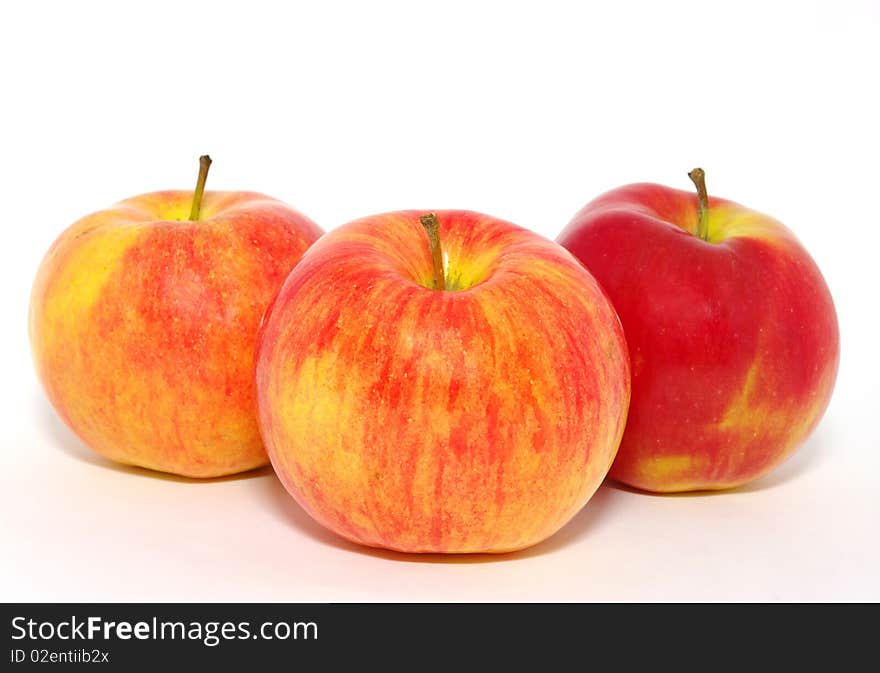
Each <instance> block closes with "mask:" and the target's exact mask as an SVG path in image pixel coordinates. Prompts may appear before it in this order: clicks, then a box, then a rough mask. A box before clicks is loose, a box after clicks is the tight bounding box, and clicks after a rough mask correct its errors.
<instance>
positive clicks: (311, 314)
mask: <svg viewBox="0 0 880 673" xmlns="http://www.w3.org/2000/svg"><path fill="white" fill-rule="evenodd" d="M420 214H421V213H418V212H415V211H408V212H397V213H388V214H383V215H375V216H372V217H367V218H364V219H361V220H357V221H355V222H352V223H349V224H347V225H344V226H342V227H339V228H338V229H335V230H334V231H331V232H330V233H328V234H327V235H326V236H325V237H324V238H322V239H321V240H320V241H318V243H316V244H315V245H314V246H313V247H312V248H311V249H310V250H309V251H308V252H307V253H306V254H305V255H304V257H303V259H302V261H301V262H300V264H299V265H297V267H296V268H295V269H294V270H293V272H292V273H291V275H290V276H289V277H288V279H287V280H286V281H285V283H284V286H283V287H282V289H281V291H280V293H279V295H278V297H277V298H276V300H275V302H274V303H273V305H272V307H271V309H270V310H269V312H268V313H267V317H266V320H265V323H264V326H263V328H262V332H261V335H260V341H259V347H258V353H257V370H256V375H257V401H258V406H259V417H260V428H261V431H262V434H263V438H264V440H265V442H266V448H267V449H268V451H269V456H270V458H271V459H272V465H273V466H274V468H275V470H276V472H277V473H278V476H279V477H280V478H281V480H282V482H283V483H284V485H285V486H286V488H287V489H288V491H289V492H290V493H291V495H293V497H294V498H295V499H296V500H297V501H298V502H299V503H300V504H301V505H302V506H303V507H304V508H305V509H306V511H308V512H309V513H310V514H311V515H312V516H313V517H314V518H315V519H316V520H317V521H318V522H320V523H321V524H323V525H324V526H326V527H327V528H329V529H331V530H333V531H335V532H336V533H338V534H339V535H341V536H344V537H346V538H348V539H350V540H353V541H355V542H358V543H361V544H365V545H370V546H374V547H385V548H389V549H395V550H400V551H407V552H504V551H510V550H515V549H520V548H523V547H528V546H530V545H533V544H535V543H537V542H540V541H541V540H543V539H545V538H546V537H548V536H549V535H551V534H553V533H554V532H555V531H556V530H558V529H559V528H560V527H561V526H563V525H564V524H565V523H566V522H567V521H568V520H569V519H570V518H571V517H572V516H574V514H575V513H576V512H577V511H578V510H579V509H580V508H581V507H582V506H583V505H584V503H586V502H587V500H588V499H589V498H590V496H591V495H592V494H593V492H594V491H595V490H596V488H597V487H598V486H599V484H600V482H601V481H602V479H603V477H604V476H605V474H606V472H607V470H608V467H609V466H610V465H611V461H612V459H613V458H614V454H615V452H616V450H617V446H618V442H619V440H620V435H621V433H622V431H623V426H624V423H625V418H626V409H627V404H628V402H629V366H628V365H629V363H628V358H627V355H626V346H625V342H624V339H623V334H622V331H621V328H620V323H619V321H618V319H617V316H616V315H615V313H614V311H613V309H612V308H611V305H610V304H609V303H608V301H607V299H606V297H605V296H604V294H603V293H602V291H601V290H600V289H599V286H598V285H597V284H596V282H595V281H594V279H593V278H592V276H590V274H589V273H587V272H586V271H585V270H584V268H583V267H582V266H581V265H580V264H579V263H578V262H577V260H575V259H574V258H573V257H572V256H571V255H570V254H569V253H568V252H567V251H565V250H564V249H563V248H562V247H560V246H558V245H556V244H555V243H553V242H552V241H549V240H546V239H544V238H542V237H540V236H538V235H537V234H534V233H532V232H530V231H527V230H525V229H522V228H520V227H518V226H516V225H514V224H510V223H509V222H504V221H502V220H498V219H496V218H494V217H490V216H488V215H480V214H477V213H472V212H465V211H440V212H438V213H436V216H435V215H434V214H429V215H423V216H422V217H421V218H420ZM420 220H421V224H420ZM422 225H424V226H425V228H426V229H428V231H429V236H428V238H427V239H426V236H425V231H424V230H423V228H422ZM441 240H442V244H441ZM429 242H430V244H429ZM441 247H442V248H443V249H444V251H443V252H442V253H441Z"/></svg>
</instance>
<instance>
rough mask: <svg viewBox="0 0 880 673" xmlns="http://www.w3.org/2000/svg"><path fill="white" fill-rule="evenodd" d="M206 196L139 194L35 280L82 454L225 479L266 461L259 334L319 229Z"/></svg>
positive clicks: (267, 209)
mask: <svg viewBox="0 0 880 673" xmlns="http://www.w3.org/2000/svg"><path fill="white" fill-rule="evenodd" d="M209 162H210V160H208V163H209ZM203 170H204V173H205V174H206V173H207V168H206V164H205V163H204V162H203ZM200 186H201V189H197V190H196V192H197V194H198V198H197V199H196V198H194V192H193V191H162V192H154V193H149V194H142V195H140V196H136V197H134V198H130V199H126V200H125V201H122V202H120V203H117V204H116V205H114V206H112V207H111V208H109V209H107V210H102V211H99V212H96V213H94V214H92V215H89V216H87V217H84V218H83V219H81V220H79V221H78V222H76V223H75V224H73V225H72V226H71V227H70V228H68V229H67V230H66V231H65V232H63V233H62V234H61V236H60V237H59V238H58V239H57V240H56V241H55V242H54V243H53V245H52V247H51V248H50V249H49V251H48V252H47V254H46V256H45V258H44V259H43V261H42V263H41V265H40V268H39V270H38V272H37V276H36V279H35V281H34V285H33V289H32V294H31V304H30V316H29V331H30V339H31V347H32V353H33V358H34V363H35V365H36V369H37V373H38V375H39V378H40V380H41V381H42V384H43V386H44V388H45V391H46V393H47V395H48V398H49V400H50V401H51V403H52V405H53V407H54V408H55V410H56V411H57V413H58V415H59V416H60V417H61V418H62V419H63V420H64V422H65V423H66V424H67V425H68V426H69V427H70V428H71V429H72V430H73V431H74V432H75V433H76V434H77V435H78V436H79V437H80V438H81V439H82V440H83V442H84V443H85V444H87V445H88V446H90V447H91V448H92V449H94V450H95V451H96V452H98V453H99V454H101V455H103V456H105V457H107V458H110V459H112V460H114V461H118V462H120V463H126V464H131V465H138V466H141V467H146V468H151V469H154V470H161V471H163V472H171V473H174V474H178V475H183V476H187V477H216V476H222V475H228V474H233V473H236V472H241V471H244V470H249V469H252V468H255V467H259V466H261V465H264V464H266V463H267V462H268V458H267V456H266V452H265V449H264V448H263V445H262V441H261V439H260V436H259V430H258V428H257V419H256V405H255V392H254V381H253V360H254V351H255V345H256V335H257V330H258V328H259V323H260V319H261V316H262V314H263V312H264V310H265V309H266V307H267V306H268V305H269V303H270V301H271V300H272V298H273V297H274V296H275V293H276V292H277V290H278V288H279V287H280V286H281V283H282V282H283V280H284V278H285V277H286V276H287V274H288V273H289V272H290V270H291V269H292V268H293V266H294V265H295V264H296V262H297V261H299V259H300V257H301V256H302V254H303V252H305V250H306V248H308V246H309V245H310V244H311V243H312V242H314V241H315V240H316V239H317V238H318V237H319V236H320V235H321V233H322V231H321V229H320V228H319V227H318V226H317V225H316V224H315V223H314V222H312V221H311V220H309V219H308V218H306V217H305V216H304V215H302V214H300V213H298V212H297V211H295V210H293V209H291V208H290V207H288V206H286V205H284V204H283V203H281V202H280V201H277V200H275V199H272V198H269V197H267V196H264V195H262V194H258V193H255V192H210V191H209V192H203V189H204V178H200ZM196 202H198V203H196ZM193 214H195V217H192V215H193Z"/></svg>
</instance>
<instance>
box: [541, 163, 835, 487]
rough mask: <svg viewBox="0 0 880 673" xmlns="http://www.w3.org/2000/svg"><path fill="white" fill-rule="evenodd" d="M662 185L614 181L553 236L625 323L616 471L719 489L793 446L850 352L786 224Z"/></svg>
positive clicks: (664, 483) (645, 480)
mask: <svg viewBox="0 0 880 673" xmlns="http://www.w3.org/2000/svg"><path fill="white" fill-rule="evenodd" d="M691 177H692V179H693V180H694V182H695V183H696V184H697V188H698V192H697V194H694V193H692V192H685V191H679V190H677V189H670V188H667V187H663V186H660V185H656V184H634V185H629V186H625V187H621V188H618V189H615V190H613V191H610V192H608V193H606V194H604V195H602V196H600V197H598V198H597V199H595V200H594V201H592V202H591V203H589V204H588V205H587V206H586V207H584V208H583V210H581V211H580V212H579V213H578V214H577V215H575V217H574V219H573V220H572V221H571V223H570V224H569V225H568V227H567V228H566V229H565V230H564V231H563V232H562V233H561V234H560V236H559V238H558V239H557V240H558V241H559V242H560V243H561V244H562V245H564V246H565V247H566V248H568V249H569V250H571V252H573V253H574V254H575V256H577V257H578V258H579V259H580V260H581V261H582V262H583V263H584V264H585V265H586V267H587V269H589V270H590V272H591V273H592V274H593V275H594V276H595V277H596V279H597V280H598V281H599V283H600V284H601V285H602V287H603V288H604V289H605V291H606V292H607V293H608V296H609V297H610V298H611V301H612V303H613V305H614V307H615V309H616V310H617V313H618V314H619V316H620V320H621V322H622V323H623V328H624V332H625V334H626V339H627V343H628V346H629V352H630V357H631V364H632V403H631V405H630V411H629V418H628V421H627V426H626V431H625V433H624V436H623V440H622V442H621V446H620V451H619V452H618V455H617V458H616V460H615V462H614V465H613V467H612V468H611V473H610V474H611V476H612V477H614V478H615V479H617V480H619V481H621V482H623V483H625V484H628V485H630V486H634V487H636V488H639V489H644V490H648V491H659V492H670V491H673V492H674V491H689V490H702V489H722V488H729V487H733V486H738V485H740V484H745V483H747V482H749V481H752V480H754V479H757V478H758V477H761V476H762V475H765V474H767V473H768V472H769V471H770V470H772V469H773V468H774V467H775V466H777V465H779V464H780V463H781V462H782V461H783V460H785V459H786V458H787V457H788V456H790V455H791V454H792V453H793V452H794V451H795V450H796V449H797V448H798V447H799V446H800V445H801V444H803V442H804V440H805V439H806V438H807V437H808V436H809V434H810V433H811V431H812V430H813V428H815V427H816V424H817V423H818V422H819V420H820V418H821V417H822V414H823V412H824V410H825V408H826V406H827V405H828V402H829V398H830V397H831V391H832V388H833V387H834V381H835V376H836V373H837V366H838V360H839V352H840V340H839V334H838V326H837V318H836V314H835V310H834V304H833V302H832V300H831V294H830V293H829V290H828V287H827V285H826V284H825V281H824V279H823V277H822V274H821V273H820V272H819V269H818V267H817V266H816V264H815V262H814V261H813V259H812V258H811V257H810V255H809V254H808V253H807V251H806V250H805V249H804V247H803V246H802V245H801V243H800V242H798V240H797V238H796V237H795V236H794V234H792V232H791V231H790V230H789V229H787V228H786V227H785V226H784V225H783V224H781V223H780V222H778V221H777V220H775V219H773V218H772V217H769V216H767V215H763V214H761V213H758V212H755V211H753V210H750V209H749V208H746V207H744V206H741V205H739V204H736V203H733V202H731V201H727V200H724V199H720V198H715V197H713V198H709V197H708V195H707V194H706V190H705V182H704V176H703V173H702V171H701V170H700V169H696V170H695V171H693V172H692V173H691Z"/></svg>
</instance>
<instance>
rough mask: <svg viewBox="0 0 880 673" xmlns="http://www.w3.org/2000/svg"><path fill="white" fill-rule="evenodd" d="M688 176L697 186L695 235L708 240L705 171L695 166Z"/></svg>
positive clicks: (707, 199) (707, 197)
mask: <svg viewBox="0 0 880 673" xmlns="http://www.w3.org/2000/svg"><path fill="white" fill-rule="evenodd" d="M688 177H689V178H690V179H691V181H692V182H693V183H694V185H695V186H696V188H697V204H698V205H697V217H698V218H699V219H698V220H697V236H699V237H700V238H702V239H703V240H704V241H708V240H709V192H707V191H706V171H704V170H703V169H702V168H695V169H694V170H692V171H691V172H690V173H688Z"/></svg>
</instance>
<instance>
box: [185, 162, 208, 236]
mask: <svg viewBox="0 0 880 673" xmlns="http://www.w3.org/2000/svg"><path fill="white" fill-rule="evenodd" d="M209 168H211V157H209V156H208V155H207V154H203V155H202V156H200V157H199V179H198V180H197V181H196V191H195V192H193V202H192V210H190V211H189V219H191V220H192V221H193V222H195V221H196V220H198V219H199V211H200V210H201V209H202V196H203V195H204V194H205V182H207V180H208V169H209Z"/></svg>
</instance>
